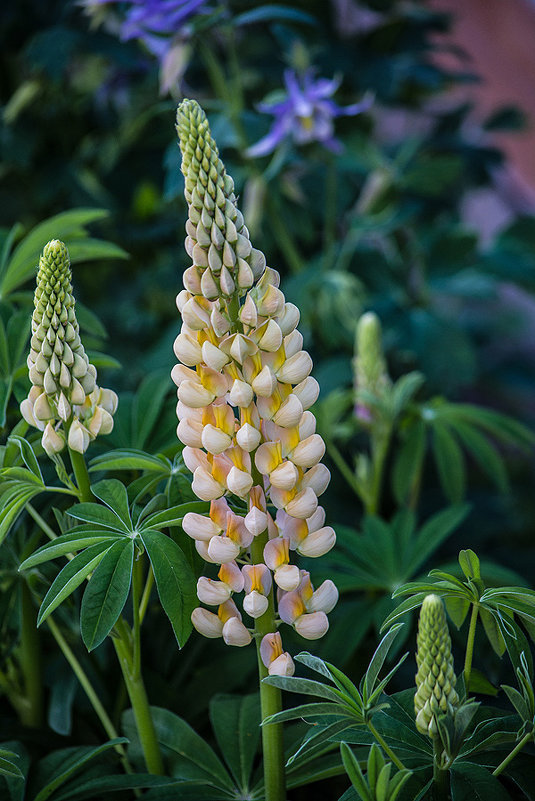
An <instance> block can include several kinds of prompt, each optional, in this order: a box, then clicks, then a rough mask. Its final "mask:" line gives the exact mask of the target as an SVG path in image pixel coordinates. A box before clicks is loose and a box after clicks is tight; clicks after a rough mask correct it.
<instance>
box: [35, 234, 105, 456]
mask: <svg viewBox="0 0 535 801" xmlns="http://www.w3.org/2000/svg"><path fill="white" fill-rule="evenodd" d="M34 306H35V308H34V312H33V316H32V338H31V344H30V353H29V356H28V369H29V376H30V381H31V383H32V387H31V389H30V392H29V395H28V397H27V398H26V399H25V400H23V401H22V403H21V405H20V410H21V413H22V416H23V417H24V419H25V420H26V422H27V423H29V424H30V425H32V426H35V427H36V428H38V429H39V430H40V431H42V432H43V436H42V439H41V442H42V445H43V448H44V449H45V451H46V452H47V454H48V455H49V456H53V455H54V454H56V453H59V452H60V451H61V450H63V448H64V447H65V442H66V441H67V443H68V446H69V448H71V450H73V451H78V452H79V453H84V452H85V451H86V450H87V447H88V445H89V443H90V442H91V440H93V439H95V437H96V436H97V435H98V434H109V433H110V431H111V430H112V428H113V414H114V413H115V410H116V408H117V395H116V394H115V392H113V391H112V390H110V389H100V388H99V387H98V386H97V384H96V379H97V371H96V369H95V367H94V366H93V365H92V364H91V363H90V362H89V359H88V357H87V355H86V353H85V350H84V346H83V345H82V342H81V340H80V331H79V328H78V322H77V320H76V314H75V308H74V297H73V294H72V286H71V268H70V262H69V254H68V252H67V248H66V247H65V245H64V244H63V242H59V241H58V240H57V239H55V240H52V241H51V242H49V243H48V244H47V245H46V246H45V248H44V250H43V255H42V256H41V258H40V261H39V272H38V274H37V287H36V290H35V296H34Z"/></svg>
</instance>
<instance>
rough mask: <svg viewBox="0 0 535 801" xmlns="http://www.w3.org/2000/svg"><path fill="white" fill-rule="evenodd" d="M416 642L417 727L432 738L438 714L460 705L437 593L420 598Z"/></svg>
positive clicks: (415, 704)
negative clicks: (420, 605) (420, 604)
mask: <svg viewBox="0 0 535 801" xmlns="http://www.w3.org/2000/svg"><path fill="white" fill-rule="evenodd" d="M417 642H418V650H417V652H416V664H417V666H418V672H417V674H416V688H417V689H416V695H415V696H414V710H415V713H416V728H417V729H418V731H419V732H420V733H421V734H427V735H429V737H431V738H432V739H435V738H436V737H437V736H438V727H437V717H438V716H439V715H445V714H447V713H448V712H449V713H451V714H452V713H453V711H454V709H455V707H457V706H458V704H459V696H458V695H457V692H456V690H455V684H456V682H457V679H456V676H455V671H454V669H453V656H452V654H451V639H450V633H449V630H448V623H447V621H446V612H445V610H444V604H443V603H442V599H441V598H440V597H439V596H438V595H428V596H426V598H424V600H423V603H422V608H421V610H420V619H419V624H418V640H417Z"/></svg>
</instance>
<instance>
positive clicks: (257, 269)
mask: <svg viewBox="0 0 535 801" xmlns="http://www.w3.org/2000/svg"><path fill="white" fill-rule="evenodd" d="M177 131H178V135H179V139H180V147H181V150H182V157H183V161H182V172H183V173H184V176H185V196H186V200H187V202H188V206H189V219H188V221H187V223H186V231H187V238H186V250H187V252H188V254H189V255H190V256H191V258H192V261H193V264H192V266H191V267H189V268H188V269H187V270H186V271H185V273H184V287H185V288H184V289H183V290H182V291H181V292H180V293H179V295H178V297H177V306H178V309H179V311H180V313H181V315H182V329H181V332H180V334H179V335H178V337H177V339H176V341H175V345H174V350H175V354H176V356H177V358H178V359H179V361H180V362H181V364H178V365H176V366H175V367H174V369H173V372H172V377H173V380H174V382H175V384H176V385H177V386H178V405H177V415H178V418H179V421H180V422H179V425H178V429H177V433H178V437H179V439H180V440H181V441H182V442H183V443H184V445H185V446H186V447H185V448H184V461H185V463H186V465H187V467H188V468H189V469H190V470H191V472H192V473H193V490H194V492H195V494H196V495H197V496H198V497H199V498H201V499H202V500H206V501H210V502H211V505H210V513H209V515H208V516H203V515H200V514H194V513H189V514H187V515H186V516H185V517H184V520H183V527H184V530H185V531H186V532H187V534H188V535H189V536H190V537H192V538H193V539H194V540H195V545H196V548H197V551H198V552H199V553H200V554H201V556H202V557H203V558H204V559H205V560H206V561H208V562H212V563H215V564H218V565H220V568H219V572H218V580H217V581H216V580H212V579H209V578H206V577H204V576H203V577H201V578H200V579H199V582H198V587H197V594H198V597H199V600H200V601H201V602H202V603H204V604H206V605H208V606H212V607H216V606H217V613H214V612H211V611H209V610H208V609H205V608H203V607H199V608H197V609H195V610H194V612H193V614H192V620H193V624H194V626H195V628H196V629H197V630H198V631H199V632H201V633H202V634H204V635H205V636H207V637H220V636H222V637H223V638H224V640H225V642H227V643H228V644H230V645H247V644H248V643H249V642H250V641H251V634H250V631H249V629H248V628H247V627H246V626H245V625H244V623H243V622H242V615H241V612H240V611H239V609H238V607H237V606H236V603H235V601H234V600H233V596H234V594H236V593H240V592H242V591H245V597H244V599H243V605H242V606H243V610H244V611H245V613H246V614H247V615H248V616H249V617H250V618H252V619H253V620H255V619H257V618H260V617H262V616H263V615H264V614H266V611H267V609H268V606H269V603H270V602H269V600H268V599H269V598H270V597H271V593H272V591H273V589H274V588H273V584H275V585H276V587H277V597H278V613H279V616H280V619H281V620H282V621H284V622H286V623H288V624H290V625H292V626H293V627H294V628H295V629H296V630H297V631H298V632H299V633H300V634H301V635H302V636H303V637H306V638H308V639H316V638H317V637H321V636H322V635H323V634H324V633H325V632H326V631H327V628H328V625H329V624H328V620H327V615H326V613H327V612H330V611H331V609H332V608H333V607H334V606H335V604H336V601H337V599H338V591H337V589H336V587H335V586H334V584H333V582H332V581H330V580H326V581H324V582H323V584H322V585H321V587H319V588H318V589H317V590H315V591H314V588H313V587H312V584H311V581H310V576H309V574H308V573H307V572H306V571H304V570H299V568H298V567H297V565H295V564H292V562H291V554H292V552H293V551H297V552H298V553H301V554H303V555H306V556H321V555H323V554H325V553H326V552H327V551H329V550H330V549H331V548H332V547H333V545H334V543H335V533H334V531H333V529H332V528H331V527H330V526H325V525H324V524H325V513H324V511H323V509H322V507H321V506H318V496H319V495H321V494H322V493H323V492H324V491H325V489H326V488H327V485H328V483H329V479H330V474H329V470H328V469H327V468H326V467H325V466H324V465H322V464H320V460H321V458H322V456H323V453H324V451H325V445H324V443H323V440H322V439H321V437H320V436H319V435H318V434H316V433H315V426H316V421H315V418H314V415H313V414H312V413H311V412H310V411H308V409H309V407H310V406H311V405H312V404H313V403H314V402H315V400H316V399H317V397H318V393H319V386H318V383H317V381H316V380H315V379H314V378H312V377H311V376H310V371H311V369H312V360H311V358H310V356H309V354H308V353H307V352H306V351H305V350H303V348H302V344H303V338H302V336H301V334H300V333H299V331H298V330H297V327H296V326H297V323H298V322H299V310H298V309H297V307H296V306H295V305H293V304H292V303H287V302H286V301H285V298H284V295H283V293H282V292H281V290H280V289H279V275H278V273H277V272H276V271H275V270H272V269H270V268H269V267H266V260H265V257H264V255H263V254H262V253H261V252H260V251H259V250H256V249H255V248H253V247H252V246H251V243H250V240H249V232H248V230H247V228H246V226H245V225H244V221H243V217H242V214H241V212H240V211H239V210H238V208H237V205H236V197H235V195H234V183H233V181H232V178H231V177H230V176H229V175H227V173H226V171H225V167H224V165H223V163H222V162H221V159H220V158H219V155H218V150H217V146H216V144H215V142H214V140H213V138H212V136H211V134H210V129H209V126H208V121H207V119H206V116H205V114H204V112H203V110H202V109H201V108H200V106H199V105H198V104H197V103H196V102H195V101H192V100H184V101H183V102H182V103H181V104H180V106H179V108H178V113H177ZM232 496H237V497H238V498H239V499H242V501H245V502H246V503H247V510H248V511H247V513H246V514H244V515H243V516H242V515H240V514H237V513H236V512H235V511H234V510H233V508H232V506H231V505H230V504H229V500H230V501H231V502H232ZM268 504H271V505H272V506H273V507H275V509H276V515H275V519H274V518H273V516H272V515H271V514H270V512H269V510H268ZM266 531H267V532H268V538H267V542H266V545H265V547H264V549H263V560H262V561H261V562H260V563H256V564H255V563H254V562H253V559H252V556H251V551H252V550H253V549H252V548H251V546H252V545H253V541H254V540H255V538H257V537H261V536H263V537H265V533H266ZM259 541H260V540H258V542H259ZM256 551H257V549H256ZM238 561H239V562H240V563H242V564H243V567H242V568H241V569H240V567H239V565H238ZM260 653H261V658H262V661H263V662H264V665H265V666H266V668H267V669H268V671H269V672H270V673H283V674H289V673H292V672H293V662H292V659H291V657H290V656H289V655H288V654H287V653H285V652H283V650H282V643H281V638H280V634H279V633H278V632H277V631H272V632H268V633H267V634H265V636H264V637H263V640H262V644H261V649H260Z"/></svg>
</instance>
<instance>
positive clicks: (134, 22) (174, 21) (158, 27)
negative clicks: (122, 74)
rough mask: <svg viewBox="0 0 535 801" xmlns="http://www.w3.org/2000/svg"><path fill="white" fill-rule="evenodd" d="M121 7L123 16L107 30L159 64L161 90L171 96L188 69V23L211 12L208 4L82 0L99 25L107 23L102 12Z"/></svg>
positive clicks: (195, 0) (202, 1)
mask: <svg viewBox="0 0 535 801" xmlns="http://www.w3.org/2000/svg"><path fill="white" fill-rule="evenodd" d="M118 3H120V6H121V8H120V11H121V16H120V18H119V19H117V18H115V19H113V20H109V21H108V24H107V25H106V27H107V28H108V30H109V31H110V32H111V33H116V34H118V35H119V36H120V38H121V39H122V40H123V41H125V42H126V41H130V40H131V39H136V40H137V41H138V42H141V43H142V44H143V45H144V46H145V48H146V49H147V50H148V51H149V52H150V53H151V54H152V55H153V56H155V57H156V58H157V59H158V61H159V63H160V88H161V90H162V93H166V92H168V91H169V90H170V89H171V88H172V86H173V84H174V83H176V82H177V81H178V80H179V79H180V78H181V76H182V74H183V72H184V70H185V67H186V66H187V54H186V52H185V46H186V42H187V39H188V33H189V31H188V23H189V22H191V21H192V20H193V18H194V17H195V16H196V15H197V14H202V13H206V12H208V11H209V10H210V6H209V4H208V2H207V0H128V2H122V1H121V0H81V5H82V6H83V7H84V8H85V9H86V10H87V11H88V12H89V13H90V14H92V15H93V16H94V17H95V19H96V20H97V21H101V20H102V21H104V23H105V24H106V22H107V21H106V19H105V17H102V13H101V12H102V9H103V7H105V6H111V5H115V4H118Z"/></svg>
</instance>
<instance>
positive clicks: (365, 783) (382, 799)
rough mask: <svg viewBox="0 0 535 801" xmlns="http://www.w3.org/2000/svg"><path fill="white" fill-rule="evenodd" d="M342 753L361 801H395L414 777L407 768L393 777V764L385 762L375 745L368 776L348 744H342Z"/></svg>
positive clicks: (349, 775) (345, 766)
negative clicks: (364, 773)
mask: <svg viewBox="0 0 535 801" xmlns="http://www.w3.org/2000/svg"><path fill="white" fill-rule="evenodd" d="M340 752H341V755H342V762H343V764H344V768H345V771H346V773H347V775H348V777H349V778H350V780H351V784H352V785H353V788H354V790H355V791H356V793H357V796H358V797H359V799H361V801H395V800H396V798H397V797H398V795H399V794H400V792H401V790H402V788H403V786H404V785H405V784H406V782H407V781H408V780H409V778H410V777H411V776H412V771H410V770H407V769H406V768H403V770H399V771H397V773H394V775H393V776H392V775H391V774H392V763H391V762H387V761H386V760H385V758H384V757H383V755H382V753H381V750H380V749H379V747H378V746H377V745H375V743H374V744H373V745H372V747H371V748H370V752H369V754H368V762H367V765H366V768H367V769H366V776H364V775H363V773H362V770H361V767H360V765H359V762H358V759H357V758H356V756H355V754H354V753H353V751H352V750H351V748H350V747H349V746H348V745H347V743H340Z"/></svg>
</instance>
